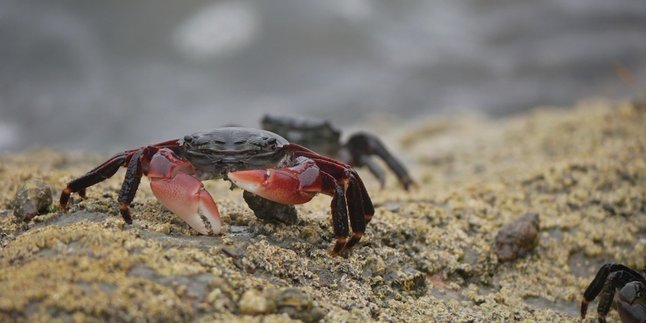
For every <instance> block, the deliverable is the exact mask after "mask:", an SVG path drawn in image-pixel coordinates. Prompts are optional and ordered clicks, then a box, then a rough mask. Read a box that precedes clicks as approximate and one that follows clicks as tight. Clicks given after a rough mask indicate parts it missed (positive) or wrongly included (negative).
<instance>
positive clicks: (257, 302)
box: [238, 289, 276, 315]
mask: <svg viewBox="0 0 646 323" xmlns="http://www.w3.org/2000/svg"><path fill="white" fill-rule="evenodd" d="M238 306H239V307H240V313H241V314H247V315H260V314H268V313H273V312H274V311H275V310H276V303H275V302H274V300H273V299H271V298H270V297H267V295H265V293H263V292H261V291H258V290H255V289H250V290H248V291H246V292H244V294H242V297H240V301H239V302H238Z"/></svg>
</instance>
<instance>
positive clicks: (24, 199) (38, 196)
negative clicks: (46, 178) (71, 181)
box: [9, 179, 52, 222]
mask: <svg viewBox="0 0 646 323" xmlns="http://www.w3.org/2000/svg"><path fill="white" fill-rule="evenodd" d="M9 204H10V206H11V208H12V209H13V214H14V216H15V217H16V219H18V220H19V221H24V222H29V221H31V219H33V218H34V217H35V216H37V215H39V214H44V213H47V209H48V208H49V206H50V205H51V204H52V189H51V187H49V185H47V184H45V182H43V181H42V180H39V179H32V180H29V181H27V182H25V183H24V184H23V185H21V186H20V187H19V188H18V190H17V191H16V196H15V197H14V199H13V200H12V201H11V202H10V203H9Z"/></svg>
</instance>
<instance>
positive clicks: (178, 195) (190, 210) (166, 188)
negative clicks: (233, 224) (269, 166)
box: [148, 150, 222, 235]
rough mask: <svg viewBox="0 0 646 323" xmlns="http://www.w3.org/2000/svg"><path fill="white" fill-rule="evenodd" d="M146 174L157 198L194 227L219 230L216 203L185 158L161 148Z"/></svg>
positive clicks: (209, 231) (208, 232) (205, 231)
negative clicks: (182, 158) (193, 174)
mask: <svg viewBox="0 0 646 323" xmlns="http://www.w3.org/2000/svg"><path fill="white" fill-rule="evenodd" d="M148 178H149V179H150V188H151V189H152V191H153V194H155V197H156V198H157V200H159V202H160V203H161V204H163V205H164V206H165V207H166V208H168V209H169V210H171V212H173V213H175V214H176V215H177V216H179V217H180V218H182V220H184V221H185V222H186V223H188V224H189V225H190V226H191V227H192V228H193V229H195V230H196V231H198V232H199V233H201V234H204V235H213V234H218V233H220V230H221V228H222V221H221V220H220V212H218V207H217V205H216V204H215V201H213V198H212V197H211V194H209V192H208V191H207V190H206V189H205V188H204V186H203V185H202V182H201V181H200V180H199V179H197V178H195V177H193V176H192V174H191V168H190V166H189V165H188V164H187V162H185V161H181V160H179V159H176V158H174V156H172V153H170V152H169V151H165V150H161V151H160V152H158V153H157V154H156V155H155V156H153V158H152V160H151V162H150V170H149V172H148Z"/></svg>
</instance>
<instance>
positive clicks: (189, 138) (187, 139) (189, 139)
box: [184, 135, 193, 144]
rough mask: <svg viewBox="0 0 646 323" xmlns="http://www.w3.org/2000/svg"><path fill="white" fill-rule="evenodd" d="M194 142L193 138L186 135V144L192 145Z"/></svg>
mask: <svg viewBox="0 0 646 323" xmlns="http://www.w3.org/2000/svg"><path fill="white" fill-rule="evenodd" d="M192 141H193V136H189V135H186V136H184V142H185V143H187V144H190V143H191V142H192Z"/></svg>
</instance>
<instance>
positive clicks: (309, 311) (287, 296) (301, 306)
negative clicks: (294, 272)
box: [276, 288, 325, 322]
mask: <svg viewBox="0 0 646 323" xmlns="http://www.w3.org/2000/svg"><path fill="white" fill-rule="evenodd" d="M276 306H277V307H278V313H285V314H287V315H289V316H290V317H291V318H293V319H297V320H301V321H303V322H318V321H320V320H321V319H322V318H323V316H325V314H324V313H323V312H322V311H321V309H320V308H318V307H317V306H315V305H314V302H313V301H312V298H311V297H310V296H309V295H307V294H305V293H304V292H303V291H301V290H300V289H297V288H286V289H283V290H282V291H281V292H280V293H279V294H278V297H277V298H276Z"/></svg>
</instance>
